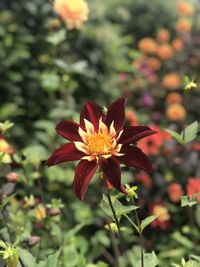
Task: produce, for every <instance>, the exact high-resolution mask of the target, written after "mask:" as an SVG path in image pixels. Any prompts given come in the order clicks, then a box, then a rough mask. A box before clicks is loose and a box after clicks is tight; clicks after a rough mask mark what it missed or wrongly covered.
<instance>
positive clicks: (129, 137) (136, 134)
mask: <svg viewBox="0 0 200 267" xmlns="http://www.w3.org/2000/svg"><path fill="white" fill-rule="evenodd" d="M155 133H156V131H153V130H151V129H150V128H149V127H147V126H130V127H127V128H125V129H124V131H123V133H122V135H121V137H120V139H119V143H120V144H130V143H134V142H136V141H138V140H140V139H142V138H144V137H146V136H149V135H152V134H155Z"/></svg>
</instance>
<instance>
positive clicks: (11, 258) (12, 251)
mask: <svg viewBox="0 0 200 267" xmlns="http://www.w3.org/2000/svg"><path fill="white" fill-rule="evenodd" d="M1 247H2V248H3V250H2V251H1V252H0V253H1V255H2V257H3V259H4V261H5V263H6V266H7V267H17V264H18V262H19V248H17V247H15V246H13V245H10V244H7V243H5V242H3V241H1Z"/></svg>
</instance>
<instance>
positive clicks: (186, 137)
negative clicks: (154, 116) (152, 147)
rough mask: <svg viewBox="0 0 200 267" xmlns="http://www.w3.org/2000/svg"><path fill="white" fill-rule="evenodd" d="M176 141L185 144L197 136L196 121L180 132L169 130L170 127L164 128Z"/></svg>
mask: <svg viewBox="0 0 200 267" xmlns="http://www.w3.org/2000/svg"><path fill="white" fill-rule="evenodd" d="M165 130H166V131H167V132H168V133H169V134H170V135H171V136H172V137H173V138H174V139H175V140H176V141H177V142H179V143H180V144H182V145H183V144H187V143H189V142H191V141H193V140H194V139H195V138H196V137H197V132H198V122H197V121H195V122H193V123H191V124H190V125H188V126H187V127H186V128H185V129H184V130H183V131H182V132H181V134H179V133H177V132H175V131H173V130H171V129H165Z"/></svg>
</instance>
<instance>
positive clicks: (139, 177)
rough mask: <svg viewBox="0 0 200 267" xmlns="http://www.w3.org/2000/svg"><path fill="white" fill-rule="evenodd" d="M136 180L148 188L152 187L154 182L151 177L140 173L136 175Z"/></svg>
mask: <svg viewBox="0 0 200 267" xmlns="http://www.w3.org/2000/svg"><path fill="white" fill-rule="evenodd" d="M136 180H137V181H139V182H141V183H143V184H144V185H145V186H147V187H150V186H151V185H152V180H151V177H150V175H149V174H148V173H145V172H139V173H138V174H137V175H136Z"/></svg>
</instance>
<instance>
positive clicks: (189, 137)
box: [181, 121, 198, 143]
mask: <svg viewBox="0 0 200 267" xmlns="http://www.w3.org/2000/svg"><path fill="white" fill-rule="evenodd" d="M197 132H198V122H197V121H195V122H193V123H192V124H190V125H188V126H187V127H186V128H185V130H184V131H183V132H182V133H181V136H182V138H183V141H184V143H189V142H191V141H193V140H194V139H195V138H196V137H197Z"/></svg>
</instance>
